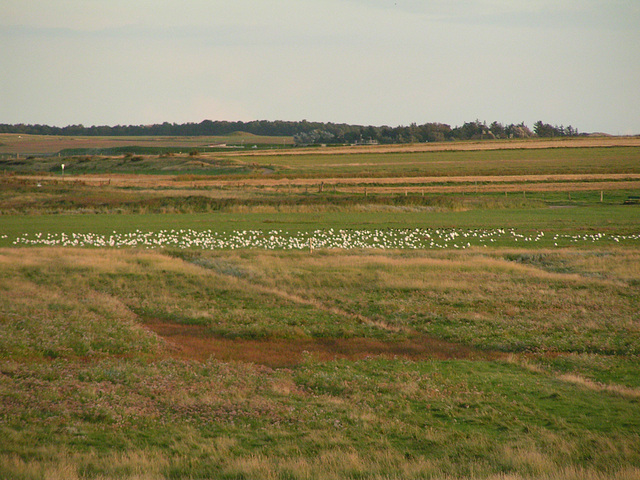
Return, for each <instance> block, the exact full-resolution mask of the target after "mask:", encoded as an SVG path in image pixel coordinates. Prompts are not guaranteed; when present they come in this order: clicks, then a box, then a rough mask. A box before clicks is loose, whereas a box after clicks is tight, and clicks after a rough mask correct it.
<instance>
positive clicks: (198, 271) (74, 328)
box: [0, 147, 640, 480]
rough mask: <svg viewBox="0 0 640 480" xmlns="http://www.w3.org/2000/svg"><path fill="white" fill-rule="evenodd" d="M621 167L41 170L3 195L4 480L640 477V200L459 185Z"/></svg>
mask: <svg viewBox="0 0 640 480" xmlns="http://www.w3.org/2000/svg"><path fill="white" fill-rule="evenodd" d="M617 150H618V149H617V148H608V149H597V148H589V149H581V148H575V149H571V148H566V149H563V148H554V149H548V150H547V151H546V152H544V155H543V152H540V151H537V150H533V151H531V152H530V151H528V150H527V151H524V150H523V151H521V150H517V151H507V152H493V151H489V152H434V153H433V155H435V157H433V158H429V159H425V158H424V157H423V156H424V155H425V153H424V152H422V153H414V154H409V153H406V154H382V153H379V154H373V155H370V156H364V157H363V158H356V157H350V158H352V159H353V160H352V161H351V163H354V164H357V165H359V167H360V168H356V167H355V166H350V165H344V164H343V161H345V160H344V158H332V157H330V156H329V157H327V156H326V155H318V156H317V157H316V156H314V155H306V156H305V158H304V159H302V158H298V157H296V156H295V155H292V156H289V157H285V156H281V157H277V158H276V159H275V160H274V159H273V158H269V159H268V162H269V163H268V165H269V166H268V167H266V165H267V163H266V162H267V157H266V156H265V157H264V159H265V160H264V162H265V163H264V165H263V164H262V163H261V162H263V160H262V159H261V158H262V157H257V158H256V160H255V162H254V163H255V164H256V165H257V166H254V167H252V168H253V169H254V171H253V172H246V173H244V174H242V175H244V177H242V175H241V176H239V177H238V178H247V179H251V178H254V177H255V174H256V172H257V171H258V170H259V169H261V168H268V169H269V172H267V173H266V174H264V179H265V182H267V183H268V181H270V180H272V176H273V175H278V174H277V173H276V172H277V171H279V170H278V169H283V171H284V170H286V171H288V172H289V173H288V175H291V176H292V177H291V179H292V180H296V179H308V178H309V176H308V175H309V174H310V173H313V174H314V175H316V174H317V175H319V177H318V178H324V177H323V175H333V174H334V173H337V174H352V173H357V174H358V175H365V174H366V173H365V172H364V170H362V168H363V164H365V163H370V164H371V165H372V166H374V167H375V168H373V170H372V171H371V174H372V178H374V177H376V175H378V174H380V175H382V174H384V173H385V172H387V173H389V174H392V175H396V176H398V178H402V176H403V175H407V176H408V177H409V176H411V175H413V174H414V173H416V174H419V175H425V176H426V175H432V174H433V175H442V176H444V178H443V182H448V181H451V182H457V183H458V184H459V183H460V180H455V181H454V180H452V178H447V177H448V176H449V177H450V176H453V175H463V176H468V177H469V178H468V181H466V182H465V181H463V182H462V183H463V184H464V185H466V187H465V188H464V189H463V190H462V191H461V192H457V193H443V194H427V195H407V194H406V193H403V192H402V191H401V190H399V191H398V192H391V193H384V194H383V193H370V194H368V195H365V194H357V193H354V192H350V193H344V192H343V193H340V192H335V191H333V190H332V189H330V188H327V189H325V190H322V189H318V188H314V189H307V191H306V192H304V191H298V190H295V189H294V190H293V191H292V190H290V189H287V188H281V189H279V190H278V191H272V190H269V189H268V188H266V186H267V183H265V184H264V185H263V186H262V187H261V188H257V187H255V188H254V187H250V186H248V185H244V184H242V183H241V182H240V183H238V184H236V185H229V184H223V185H222V186H220V185H217V186H211V185H205V184H204V183H202V184H199V183H198V182H200V181H201V179H200V178H199V177H194V178H189V179H188V180H187V181H182V180H184V178H182V179H181V181H179V182H176V184H175V185H174V186H170V187H166V186H164V185H163V186H160V185H158V186H156V187H155V188H153V186H149V180H150V178H149V177H148V176H147V175H148V173H147V172H149V171H153V168H149V169H147V167H140V171H139V172H137V173H136V172H133V173H130V174H132V175H133V174H135V175H137V176H138V177H139V179H140V182H141V183H140V186H139V187H135V186H126V187H124V186H119V185H117V184H116V183H115V182H114V183H113V184H100V185H98V184H96V185H91V184H90V182H89V181H88V180H87V179H88V178H89V177H90V175H91V174H90V173H83V174H80V173H78V175H77V176H76V177H74V180H73V181H69V179H67V181H65V182H61V181H59V180H61V179H60V178H58V176H57V174H56V176H55V177H54V180H55V181H50V182H46V181H45V180H46V179H47V178H50V177H51V175H47V176H43V175H41V174H39V173H38V172H41V170H42V168H41V167H42V164H40V163H38V162H40V161H42V162H45V161H48V160H46V159H43V160H38V159H33V162H32V165H31V166H32V169H31V170H30V171H29V170H28V169H27V170H26V171H21V172H13V173H11V172H10V173H8V174H6V175H5V176H3V177H2V178H0V213H1V214H0V292H1V293H0V435H1V438H2V439H3V440H2V441H0V478H8V479H9V478H10V479H25V480H27V479H28V480H32V479H72V480H73V479H105V480H106V479H109V480H111V479H114V480H115V479H218V478H222V479H344V478H350V479H380V480H382V479H434V480H435V479H442V480H445V479H448V480H452V479H468V480H480V479H483V480H484V479H489V480H533V479H544V480H560V479H569V480H578V479H580V480H582V479H587V480H614V479H616V480H627V479H631V480H633V479H640V433H639V432H640V363H639V360H640V315H639V314H638V312H640V206H638V205H633V204H627V205H625V204H624V203H625V201H627V200H628V199H629V197H633V196H637V195H639V194H640V191H639V190H638V189H637V188H636V186H635V184H632V185H631V186H629V185H627V184H625V186H624V188H612V189H611V190H607V192H605V195H604V196H601V195H602V194H601V191H600V189H598V188H596V189H591V190H590V189H582V188H581V189H578V188H575V189H573V187H568V185H567V184H565V183H563V182H562V181H560V180H557V179H556V180H554V182H556V183H557V185H556V186H555V187H554V189H553V191H552V192H549V191H547V192H537V193H534V192H527V195H526V197H525V195H505V194H504V193H483V192H478V191H476V188H475V187H476V185H475V181H474V180H473V176H474V175H479V174H482V175H509V173H511V172H513V173H516V172H517V173H519V174H528V175H542V174H547V173H548V174H552V173H572V172H574V173H586V174H594V175H595V174H599V175H614V174H615V175H618V174H624V175H631V174H634V173H640V172H639V170H640V156H639V155H638V153H637V151H636V150H634V147H624V148H623V147H620V148H619V150H620V151H617ZM398 155H407V156H408V157H407V159H408V160H407V165H408V164H409V163H412V162H415V165H418V167H415V168H417V169H418V170H416V172H413V171H412V170H411V169H412V168H414V167H413V166H412V167H405V166H402V165H401V164H400V163H402V162H400V163H399V164H398V165H396V163H397V161H398V160H399V157H397V156H398ZM440 155H442V158H445V157H446V158H448V159H449V160H447V161H448V162H451V163H448V164H447V163H446V162H444V161H442V162H441V161H440V160H436V157H438V156H440ZM548 155H551V156H552V157H553V158H555V160H556V162H555V165H554V162H553V161H550V162H549V163H547V160H545V159H546V158H548ZM123 158H124V157H123ZM169 158H170V159H171V158H173V157H169ZM287 158H289V159H290V160H289V161H288V160H287ZM404 158H405V157H402V159H404ZM438 158H440V157H438ZM483 158H484V161H483ZM553 158H552V160H553ZM560 158H564V159H565V163H562V162H559V160H558V159H560ZM402 159H400V160H402ZM21 161H22V160H21ZM94 161H95V162H98V160H97V159H95V160H91V162H94ZM105 161H109V162H117V161H119V160H118V159H117V158H111V159H109V160H105ZM144 161H145V162H150V163H152V162H153V159H146V160H144ZM163 161H164V160H163ZM24 162H26V160H24ZM140 162H143V160H141V161H140ZM140 162H134V163H140ZM252 162H253V160H252ZM287 162H288V163H287ZM439 162H440V164H439V165H438V163H439ZM483 162H486V163H483ZM518 162H523V163H522V164H521V166H522V169H524V170H522V169H521V168H520V167H519V166H518V164H519V163H518ZM86 163H88V162H86ZM387 163H388V164H390V165H391V164H394V165H395V166H391V167H389V170H385V167H384V165H385V164H387ZM579 163H581V164H582V166H584V169H581V167H580V165H578V164H579ZM328 164H331V165H332V166H330V167H328V166H327V165H328ZM525 164H528V165H529V167H528V168H529V170H527V167H525V166H524V165H525ZM572 164H574V166H575V168H574V169H572V168H571V165H572ZM25 165H26V166H29V164H28V163H23V164H21V165H20V168H21V169H22V168H24V167H25ZM105 165H106V164H105ZM105 165H103V166H102V168H105V169H108V167H105ZM501 166H503V167H504V169H503V173H498V172H499V171H500V170H501ZM352 168H353V170H352ZM438 169H440V170H438ZM292 172H294V173H292ZM295 172H297V173H295ZM479 172H480V173H479ZM103 173H104V170H103ZM83 175H86V177H84V176H83ZM114 175H115V174H114ZM207 177H208V178H209V179H211V178H213V179H220V180H221V181H222V180H223V179H226V178H228V172H218V173H217V174H214V173H211V172H209V173H208V174H207ZM408 177H407V178H408ZM261 178H262V177H261ZM629 178H631V180H629ZM629 178H627V180H629V181H630V182H634V181H636V180H633V177H629ZM85 180H87V181H85ZM518 181H519V182H520V181H521V182H523V183H524V180H518ZM590 181H591V180H589V179H583V180H581V182H583V183H589V182H590ZM616 181H619V180H613V182H616ZM180 182H182V183H180Z"/></svg>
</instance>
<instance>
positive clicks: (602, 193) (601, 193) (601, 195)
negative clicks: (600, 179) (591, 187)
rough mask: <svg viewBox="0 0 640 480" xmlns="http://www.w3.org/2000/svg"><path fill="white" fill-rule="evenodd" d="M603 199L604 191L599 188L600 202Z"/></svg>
mask: <svg viewBox="0 0 640 480" xmlns="http://www.w3.org/2000/svg"><path fill="white" fill-rule="evenodd" d="M603 201H604V192H603V191H602V190H600V203H602V202H603Z"/></svg>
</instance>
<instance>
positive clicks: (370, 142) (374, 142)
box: [352, 137, 378, 145]
mask: <svg viewBox="0 0 640 480" xmlns="http://www.w3.org/2000/svg"><path fill="white" fill-rule="evenodd" d="M352 145H378V140H374V139H373V138H369V139H367V140H363V139H362V137H360V140H356V141H355V142H354V143H353V144H352Z"/></svg>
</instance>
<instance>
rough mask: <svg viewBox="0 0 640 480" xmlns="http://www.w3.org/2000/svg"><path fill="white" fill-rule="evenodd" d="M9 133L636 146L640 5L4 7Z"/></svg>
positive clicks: (190, 1)
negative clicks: (236, 128)
mask: <svg viewBox="0 0 640 480" xmlns="http://www.w3.org/2000/svg"><path fill="white" fill-rule="evenodd" d="M1 10H2V15H0V123H10V124H13V123H28V124H48V125H56V126H66V125H71V124H83V125H85V126H91V125H146V124H153V123H162V122H164V121H168V122H171V123H173V122H175V123H186V122H195V123H199V122H201V121H202V120H205V119H209V120H228V121H238V120H240V121H250V120H289V121H299V120H303V119H306V120H309V121H318V122H334V123H350V124H358V125H389V126H398V125H409V124H411V123H414V122H415V123H417V124H423V123H428V122H440V123H446V124H449V125H451V126H457V125H462V124H463V123H464V122H467V121H474V120H480V121H487V123H490V122H492V121H494V120H496V121H499V122H502V123H504V124H509V123H520V122H525V123H526V124H527V125H529V126H532V125H533V123H534V122H536V121H538V120H542V121H543V122H545V123H551V124H553V125H565V126H567V125H572V126H574V127H576V128H577V129H578V130H579V131H580V132H605V133H610V134H614V135H618V134H620V135H628V134H640V1H638V0H260V1H249V0H225V1H218V0H134V1H131V0H109V1H105V0H2V9H1Z"/></svg>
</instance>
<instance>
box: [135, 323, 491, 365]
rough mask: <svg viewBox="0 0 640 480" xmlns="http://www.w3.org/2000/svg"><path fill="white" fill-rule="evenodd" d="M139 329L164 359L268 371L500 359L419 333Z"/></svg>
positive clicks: (155, 325)
mask: <svg viewBox="0 0 640 480" xmlns="http://www.w3.org/2000/svg"><path fill="white" fill-rule="evenodd" d="M145 325H146V327H147V328H149V329H150V330H152V331H154V332H155V333H157V334H158V335H159V336H161V337H162V338H163V339H164V340H165V341H166V342H167V345H168V347H169V348H168V355H169V356H170V357H173V358H180V359H187V360H197V361H205V360H207V359H208V358H210V357H212V356H213V357H214V358H216V359H217V360H222V361H241V362H247V363H255V364H259V365H266V366H268V367H272V368H278V367H292V366H295V365H298V364H300V363H301V362H303V361H304V359H305V357H306V356H308V355H310V356H311V357H312V358H314V359H316V360H320V361H331V360H335V359H346V360H359V359H363V358H367V357H373V356H383V357H388V358H393V357H400V358H406V359H408V360H425V359H438V360H446V359H475V360H487V359H495V358H498V357H499V356H500V355H499V354H497V353H492V352H482V351H478V350H474V349H472V348H470V347H467V346H463V345H458V344H455V343H449V342H445V341H442V340H437V339H434V338H431V337H427V336H424V335H420V336H415V337H413V338H410V339H408V340H402V341H388V342H384V341H381V340H376V339H371V338H323V339H308V338H305V339H280V338H270V339H262V340H248V339H228V338H220V337H215V336H211V335H209V334H207V331H206V328H205V327H202V326H194V325H178V324H173V323H163V322H151V323H146V324H145Z"/></svg>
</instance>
